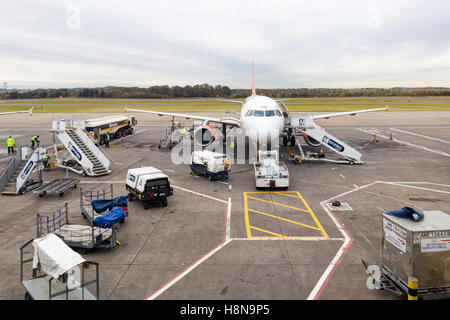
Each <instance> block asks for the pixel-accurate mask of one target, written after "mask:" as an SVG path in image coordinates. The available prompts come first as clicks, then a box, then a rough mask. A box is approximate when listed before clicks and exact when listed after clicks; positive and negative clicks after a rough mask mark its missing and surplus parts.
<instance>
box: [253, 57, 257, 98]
mask: <svg viewBox="0 0 450 320" xmlns="http://www.w3.org/2000/svg"><path fill="white" fill-rule="evenodd" d="M252 96H256V90H255V63H254V61H253V60H252Z"/></svg>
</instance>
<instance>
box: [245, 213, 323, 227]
mask: <svg viewBox="0 0 450 320" xmlns="http://www.w3.org/2000/svg"><path fill="white" fill-rule="evenodd" d="M248 211H251V212H256V213H259V214H263V215H266V216H269V217H272V218H275V219H280V220H283V221H286V222H290V223H294V224H298V225H299V226H302V227H306V228H311V229H314V230H319V231H322V230H321V229H320V228H316V227H313V226H309V225H307V224H303V223H300V222H297V221H293V220H289V219H285V218H282V217H278V216H274V215H273V214H269V213H265V212H261V211H256V210H253V209H248Z"/></svg>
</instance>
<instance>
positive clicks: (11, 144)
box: [6, 136, 16, 154]
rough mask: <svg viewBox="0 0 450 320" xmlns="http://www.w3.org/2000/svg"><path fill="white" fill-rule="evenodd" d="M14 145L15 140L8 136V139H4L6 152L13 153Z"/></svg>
mask: <svg viewBox="0 0 450 320" xmlns="http://www.w3.org/2000/svg"><path fill="white" fill-rule="evenodd" d="M15 145H16V142H15V141H14V139H13V138H12V137H11V136H9V138H8V139H6V146H7V147H8V154H10V153H14V146H15Z"/></svg>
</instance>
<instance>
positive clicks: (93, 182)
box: [80, 180, 125, 184]
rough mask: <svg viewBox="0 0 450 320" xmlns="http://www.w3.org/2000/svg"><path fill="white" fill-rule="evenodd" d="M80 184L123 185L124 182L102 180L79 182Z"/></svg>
mask: <svg viewBox="0 0 450 320" xmlns="http://www.w3.org/2000/svg"><path fill="white" fill-rule="evenodd" d="M80 183H92V184H102V183H125V181H104V180H97V181H93V180H80Z"/></svg>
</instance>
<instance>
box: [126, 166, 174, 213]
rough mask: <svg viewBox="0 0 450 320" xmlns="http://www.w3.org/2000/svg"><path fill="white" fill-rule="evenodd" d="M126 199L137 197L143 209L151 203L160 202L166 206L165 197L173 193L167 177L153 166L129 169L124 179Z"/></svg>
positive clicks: (131, 199) (130, 199)
mask: <svg viewBox="0 0 450 320" xmlns="http://www.w3.org/2000/svg"><path fill="white" fill-rule="evenodd" d="M126 189H127V191H128V200H129V201H133V199H134V198H137V199H139V200H141V201H142V203H143V205H144V209H148V208H149V207H150V205H151V204H156V203H160V204H161V205H162V206H164V207H165V206H167V197H169V196H171V195H172V194H173V188H172V187H171V186H170V182H169V177H168V176H167V175H165V174H164V173H162V171H161V170H158V169H156V168H153V167H143V168H136V169H129V170H128V173H127V179H126Z"/></svg>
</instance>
